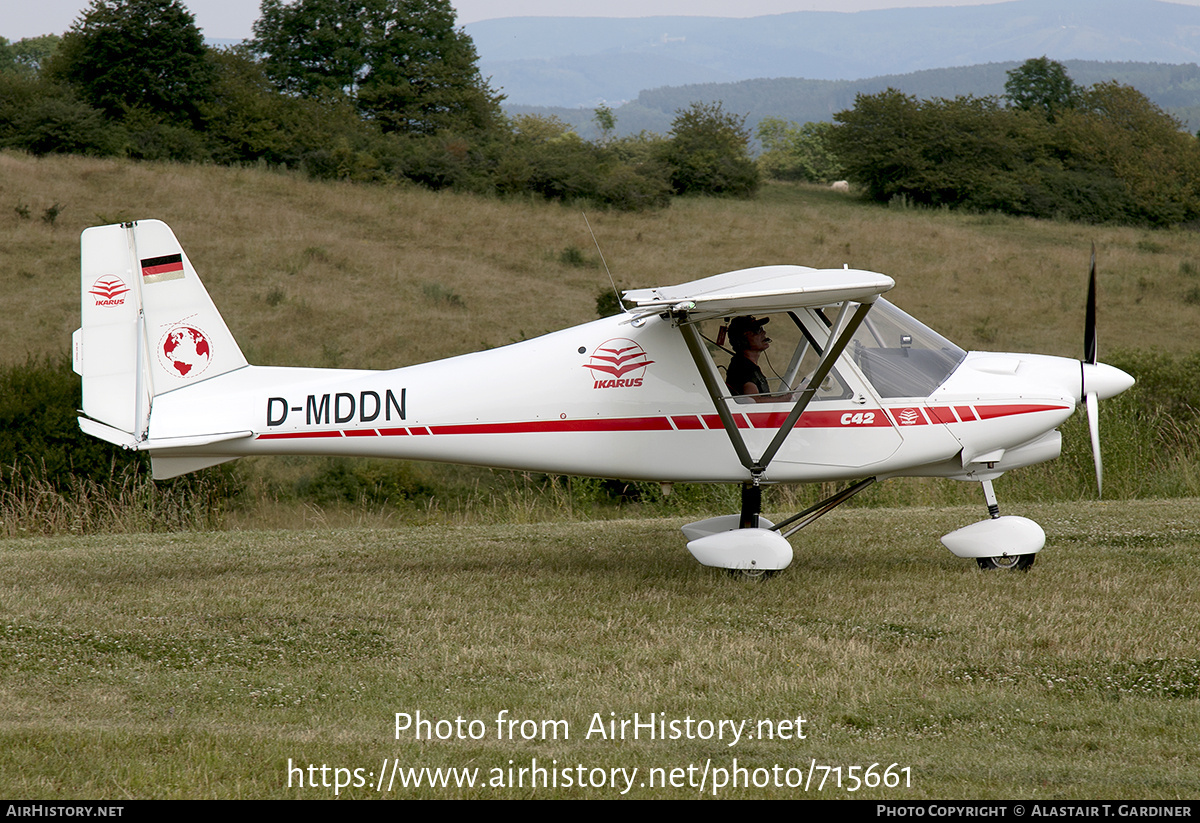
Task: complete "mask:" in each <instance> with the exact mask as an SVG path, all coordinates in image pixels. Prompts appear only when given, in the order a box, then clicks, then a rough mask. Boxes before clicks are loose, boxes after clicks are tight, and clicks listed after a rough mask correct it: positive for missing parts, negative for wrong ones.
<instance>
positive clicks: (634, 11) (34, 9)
mask: <svg viewBox="0 0 1200 823" xmlns="http://www.w3.org/2000/svg"><path fill="white" fill-rule="evenodd" d="M184 2H185V5H187V7H188V8H189V9H190V10H191V12H192V13H193V14H195V15H196V22H197V23H198V24H199V25H200V28H201V29H203V30H204V35H205V37H209V38H213V39H230V40H243V39H245V38H247V37H249V36H250V26H251V25H253V23H254V21H255V20H256V19H258V3H257V2H255V0H184ZM451 2H452V3H453V5H454V8H455V9H456V10H457V11H458V22H459V23H473V22H475V21H476V20H488V19H491V18H493V17H522V16H524V17H529V16H535V17H542V16H568V15H569V16H573V17H650V16H654V15H663V14H665V15H704V16H710V17H757V16H758V15H761V14H783V13H784V12H789V11H862V10H864V9H882V8H896V7H904V6H974V5H983V4H984V3H985V2H997V0H593V2H591V3H564V2H563V0H451ZM1174 2H1180V3H1184V4H1186V5H1189V6H1200V0H1174ZM89 5H90V2H89V0H0V9H2V11H0V36H3V37H7V38H8V39H9V40H20V39H21V38H22V37H35V36H37V35H39V34H62V33H63V32H64V31H66V30H67V29H69V28H70V27H71V23H73V22H74V21H75V18H76V17H78V16H79V14H80V12H81V11H83V9H85V8H87V7H88V6H89Z"/></svg>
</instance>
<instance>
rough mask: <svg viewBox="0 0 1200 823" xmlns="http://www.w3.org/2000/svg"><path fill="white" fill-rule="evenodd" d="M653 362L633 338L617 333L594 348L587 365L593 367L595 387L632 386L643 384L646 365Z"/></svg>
mask: <svg viewBox="0 0 1200 823" xmlns="http://www.w3.org/2000/svg"><path fill="white" fill-rule="evenodd" d="M653 362H654V361H653V360H651V359H650V358H649V355H647V354H646V350H645V349H643V348H642V347H641V346H639V345H638V344H637V343H635V342H634V341H632V340H630V339H629V338H627V337H614V338H613V339H612V340H605V341H604V342H603V343H601V344H600V345H599V346H597V347H596V348H595V349H594V350H593V351H592V355H591V357H590V358H588V362H587V363H585V364H584V368H585V369H591V372H592V378H593V385H592V388H593V389H631V388H637V387H638V386H640V385H642V378H644V377H645V376H646V367H647V366H649V365H650V364H651V363H653Z"/></svg>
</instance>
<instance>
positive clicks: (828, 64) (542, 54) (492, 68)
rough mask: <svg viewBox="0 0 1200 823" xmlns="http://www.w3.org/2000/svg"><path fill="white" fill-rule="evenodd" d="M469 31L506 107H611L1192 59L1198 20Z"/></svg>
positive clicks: (942, 11)
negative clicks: (912, 76)
mask: <svg viewBox="0 0 1200 823" xmlns="http://www.w3.org/2000/svg"><path fill="white" fill-rule="evenodd" d="M465 28H466V30H467V33H468V34H470V35H471V37H472V38H473V39H474V41H475V45H476V47H477V49H478V50H479V55H480V66H481V68H482V70H483V73H484V75H485V76H490V77H491V78H492V83H493V85H495V86H498V87H502V88H503V89H504V92H505V94H507V95H508V102H509V104H510V105H536V106H564V107H569V108H574V107H581V106H582V107H587V108H593V107H595V106H596V105H598V104H599V103H601V102H606V101H607V102H608V103H609V104H610V105H614V104H619V103H622V102H626V101H630V100H633V99H634V98H636V97H638V95H639V93H640V92H642V91H644V90H646V89H654V88H659V87H662V86H681V85H695V84H707V83H736V82H738V81H743V80H751V79H755V78H776V77H803V78H808V79H813V80H856V79H862V78H874V77H882V76H890V75H901V74H909V73H912V72H918V71H922V70H925V69H934V68H944V67H948V66H967V65H971V66H974V65H979V64H987V63H1006V62H1012V61H1016V62H1021V61H1023V60H1026V59H1028V58H1030V57H1040V56H1041V55H1047V56H1049V57H1051V58H1053V59H1055V60H1060V61H1067V60H1087V61H1122V62H1128V61H1135V62H1148V61H1156V62H1160V63H1193V62H1196V61H1198V60H1200V8H1198V7H1196V6H1183V5H1179V4H1175V3H1167V2H1160V0H1011V2H1005V3H995V4H991V5H983V6H961V7H939V8H905V9H888V10H878V11H861V12H854V13H840V12H794V13H791V14H779V15H769V16H764V17H752V18H744V19H737V18H714V17H644V18H579V17H510V18H501V19H496V20H484V21H480V22H477V23H470V24H468V25H467V26H466V27H465ZM852 97H853V95H851V98H852Z"/></svg>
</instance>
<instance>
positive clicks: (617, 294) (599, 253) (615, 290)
mask: <svg viewBox="0 0 1200 823" xmlns="http://www.w3.org/2000/svg"><path fill="white" fill-rule="evenodd" d="M580 213H581V214H582V215H583V222H584V224H585V225H587V230H588V234H590V235H591V236H592V242H593V243H595V244H596V253H597V254H598V255H600V262H601V263H602V264H603V265H604V271H605V273H606V274H607V275H608V282H609V283H611V284H612V288H613V294H615V295H616V296H617V305H618V306H620V307H621V311H623V312H625V313H626V314H629V309H627V308H625V303H624V302H623V301H622V300H621V292H620V291H619V290H618V289H617V281H616V280H614V279H613V276H612V272H611V271H609V270H608V261H606V260H605V259H604V252H602V251H600V241H599V240H597V239H596V233H595V232H594V231H592V224H591V223H590V222H588V219H587V212H580Z"/></svg>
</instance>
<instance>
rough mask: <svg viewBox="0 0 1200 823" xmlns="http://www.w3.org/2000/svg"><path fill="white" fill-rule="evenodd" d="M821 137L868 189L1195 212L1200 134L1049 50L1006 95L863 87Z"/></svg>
mask: <svg viewBox="0 0 1200 823" xmlns="http://www.w3.org/2000/svg"><path fill="white" fill-rule="evenodd" d="M818 147H819V148H821V149H823V150H826V151H828V152H829V153H830V154H831V155H832V156H833V157H834V158H836V161H837V164H838V168H839V169H840V170H841V171H842V172H843V173H844V175H845V177H846V178H847V179H849V180H850V181H852V182H854V183H856V184H858V185H859V186H860V187H861V188H862V190H863V192H864V193H865V195H866V196H867V197H869V198H871V199H873V200H876V201H880V202H885V203H891V202H900V203H902V204H915V205H922V206H933V207H950V208H963V209H969V210H972V211H980V212H984V211H999V212H1004V213H1007V214H1015V215H1027V216H1032V217H1051V218H1054V217H1057V218H1064V219H1068V220H1075V221H1082V222H1091V223H1098V222H1113V223H1126V224H1133V225H1148V226H1170V225H1178V224H1182V223H1188V222H1191V221H1195V220H1197V219H1198V218H1200V142H1198V141H1197V139H1196V137H1194V136H1192V135H1191V134H1188V133H1187V132H1186V131H1184V130H1183V127H1182V125H1181V124H1180V123H1179V121H1177V120H1176V119H1175V118H1173V117H1171V116H1170V115H1168V114H1167V113H1165V112H1164V111H1163V110H1162V109H1160V108H1159V107H1158V106H1156V105H1155V104H1154V103H1152V102H1150V100H1148V99H1147V98H1146V97H1145V95H1143V94H1141V93H1140V92H1139V91H1137V90H1136V89H1133V88H1131V87H1129V86H1124V85H1121V84H1119V83H1116V82H1107V83H1096V84H1095V85H1093V86H1090V87H1086V88H1084V87H1080V86H1078V85H1076V84H1075V83H1074V82H1073V81H1072V80H1071V78H1070V77H1069V76H1068V74H1067V72H1066V69H1065V68H1064V67H1063V66H1062V64H1060V63H1057V62H1055V61H1053V60H1048V59H1047V58H1045V57H1041V58H1036V59H1033V60H1028V61H1026V62H1025V63H1024V64H1022V65H1021V66H1019V67H1018V68H1016V69H1013V70H1012V71H1010V72H1008V82H1007V83H1006V84H1005V93H1004V96H1003V97H1002V98H995V97H971V96H960V97H955V98H953V99H933V100H918V99H916V98H915V97H912V96H910V95H906V94H903V93H901V92H899V91H897V90H895V89H887V90H886V91H882V92H880V93H878V94H869V95H863V94H860V95H858V96H857V98H856V99H855V104H854V107H853V108H852V109H848V110H846V111H842V112H839V113H837V114H836V115H834V123H833V124H832V125H831V126H830V127H829V128H828V129H827V130H826V131H825V132H824V133H823V140H821V141H820V142H819V144H818Z"/></svg>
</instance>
